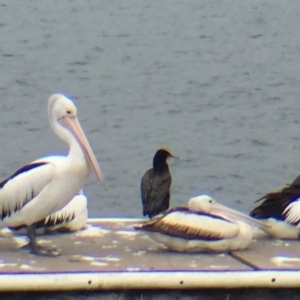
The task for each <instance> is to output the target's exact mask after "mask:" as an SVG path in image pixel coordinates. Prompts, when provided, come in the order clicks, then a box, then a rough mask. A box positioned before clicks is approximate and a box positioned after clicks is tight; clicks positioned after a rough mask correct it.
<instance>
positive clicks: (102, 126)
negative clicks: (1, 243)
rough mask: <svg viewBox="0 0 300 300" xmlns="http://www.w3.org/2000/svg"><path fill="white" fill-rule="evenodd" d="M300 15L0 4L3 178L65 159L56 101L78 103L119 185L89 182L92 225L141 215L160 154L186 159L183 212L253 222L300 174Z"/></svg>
mask: <svg viewBox="0 0 300 300" xmlns="http://www.w3.org/2000/svg"><path fill="white" fill-rule="evenodd" d="M299 9H300V2H299V1H289V2H285V1H281V0H263V1H258V0H244V1H239V0H236V1H211V0H203V1H201V2H200V1H197V0H191V1H179V0H178V1H177V0H172V1H170V0H169V1H168V0H166V1H159V0H151V1H140V0H130V1H128V0H116V1H101V0H90V1H80V0H69V1H59V0H56V1H54V0H53V1H33V0H27V1H16V0H1V2H0V111H1V118H0V144H1V155H0V161H1V169H0V177H1V178H5V177H6V176H8V175H10V174H11V173H12V172H13V171H15V169H17V168H19V167H20V166H22V165H23V164H24V163H26V162H30V161H31V160H33V159H36V158H38V157H41V156H44V155H49V154H54V153H64V152H66V150H67V148H66V145H64V144H63V142H61V141H60V140H58V139H57V137H56V136H54V134H53V133H52V132H51V131H50V129H49V125H48V121H47V115H46V104H47V99H48V98H49V96H50V95H51V94H53V93H57V92H60V93H64V94H66V95H67V96H69V97H71V98H72V99H74V101H75V103H76V105H77V107H78V110H79V119H80V121H81V123H82V127H83V128H84V130H85V132H86V134H87V136H88V138H89V140H90V143H91V145H92V147H93V149H94V151H95V153H96V156H97V157H98V159H99V162H100V165H101V167H102V170H103V172H104V174H105V176H106V180H107V183H108V186H109V191H108V192H107V193H105V192H104V190H103V189H102V187H101V185H100V184H99V183H98V182H97V181H96V179H95V177H94V176H93V177H91V178H90V180H89V182H88V183H87V184H86V187H85V192H86V194H87V195H88V198H89V204H88V206H89V212H90V216H91V217H95V216H134V217H139V216H141V206H140V198H139V185H140V178H141V176H142V175H143V173H144V172H145V170H146V169H147V168H149V167H150V166H151V162H152V157H153V155H154V153H155V151H156V150H157V149H158V148H159V147H161V146H166V147H168V148H169V149H171V150H172V152H173V153H174V154H176V155H178V156H179V157H180V160H179V161H170V164H171V170H172V174H173V185H172V196H171V197H172V198H171V201H172V204H173V205H179V204H180V205H184V204H185V203H186V202H187V200H188V199H189V198H190V197H191V196H195V195H197V194H199V193H203V192H206V193H209V194H211V195H212V196H213V197H214V198H215V199H216V200H217V201H220V202H222V203H223V204H226V205H230V206H231V207H234V208H237V209H239V210H241V211H244V212H249V210H250V209H251V208H252V207H253V201H254V200H256V199H257V198H258V197H259V196H260V195H261V194H262V193H264V192H266V191H269V190H271V189H276V188H279V187H280V186H282V185H284V184H285V183H287V182H289V181H291V180H293V179H294V177H296V175H298V173H299V169H300V163H298V162H299V158H300V150H299V149H296V148H294V147H295V146H296V147H299V146H300V124H299V123H300V117H299V116H298V114H299V113H298V112H299V109H298V107H299V95H300V84H299V66H298V65H299V64H298V61H299V55H300V35H299V26H300V19H299ZM64 295H66V297H69V296H68V295H69V294H64ZM94 295H95V294H93V295H89V296H82V295H79V294H77V296H76V295H75V296H74V297H75V298H76V299H77V298H78V299H81V298H80V297H87V299H96V298H94ZM220 295H221V294H220ZM222 295H224V297H223V298H222V299H225V298H226V297H227V296H226V295H225V294H222ZM16 297H21V296H20V295H16ZM45 297H46V298H47V297H49V296H47V295H45ZM62 297H64V296H62ZM70 297H71V299H73V297H72V296H70ZM95 297H96V296H95ZM109 297H113V295H109ZM195 297H196V296H195ZM46 298H45V299H46ZM16 299H18V298H16ZM39 299H41V298H39ZM47 299H48V298H47ZM57 299H58V298H57ZM61 299H69V298H61ZM83 299H85V298H83Z"/></svg>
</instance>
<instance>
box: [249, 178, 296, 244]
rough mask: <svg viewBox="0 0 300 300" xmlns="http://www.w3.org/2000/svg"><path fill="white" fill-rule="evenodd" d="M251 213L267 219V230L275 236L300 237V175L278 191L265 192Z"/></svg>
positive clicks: (256, 216) (283, 237) (285, 237)
mask: <svg viewBox="0 0 300 300" xmlns="http://www.w3.org/2000/svg"><path fill="white" fill-rule="evenodd" d="M258 201H263V202H261V203H260V204H259V205H258V206H257V207H256V208H254V209H253V210H252V211H251V213H250V215H251V216H252V217H254V218H257V219H260V220H261V221H265V223H266V224H268V225H269V228H267V230H266V231H265V232H266V233H268V234H269V235H270V236H272V237H274V238H281V239H299V237H300V176H298V177H297V178H296V179H295V180H294V181H293V182H292V183H291V184H290V185H288V186H286V187H285V188H283V189H282V190H279V191H277V192H271V193H267V194H265V195H264V196H263V197H262V198H260V199H258V200H257V201H256V202H258Z"/></svg>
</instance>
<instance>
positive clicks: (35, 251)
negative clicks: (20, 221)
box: [30, 246, 61, 257]
mask: <svg viewBox="0 0 300 300" xmlns="http://www.w3.org/2000/svg"><path fill="white" fill-rule="evenodd" d="M30 253H31V254H34V255H39V256H47V257H56V256H59V255H61V253H60V252H59V251H58V250H57V249H56V250H49V249H45V248H42V247H40V246H38V247H36V248H32V249H31V250H30Z"/></svg>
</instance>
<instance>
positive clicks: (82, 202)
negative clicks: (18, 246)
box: [9, 190, 88, 232]
mask: <svg viewBox="0 0 300 300" xmlns="http://www.w3.org/2000/svg"><path fill="white" fill-rule="evenodd" d="M87 218H88V210H87V198H86V196H85V195H84V194H83V191H82V190H80V191H79V193H78V194H77V195H75V197H74V198H73V199H72V200H71V201H70V202H69V203H68V204H67V205H66V206H64V207H63V208H62V209H61V210H59V211H57V212H55V213H53V214H51V215H50V216H47V217H46V218H45V219H43V220H41V221H39V222H37V223H36V228H41V229H43V230H44V232H52V231H62V232H68V231H76V230H80V229H82V228H84V227H85V225H86V221H87ZM22 227H24V226H19V227H10V228H9V229H11V230H20V229H21V228H22Z"/></svg>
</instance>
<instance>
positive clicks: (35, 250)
mask: <svg viewBox="0 0 300 300" xmlns="http://www.w3.org/2000/svg"><path fill="white" fill-rule="evenodd" d="M27 232H28V237H29V246H30V249H31V251H30V252H31V253H32V254H35V255H41V256H58V255H59V253H58V252H57V251H56V252H53V251H51V250H49V249H46V248H43V247H41V246H39V245H38V244H37V242H36V234H35V224H31V225H29V226H27Z"/></svg>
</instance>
